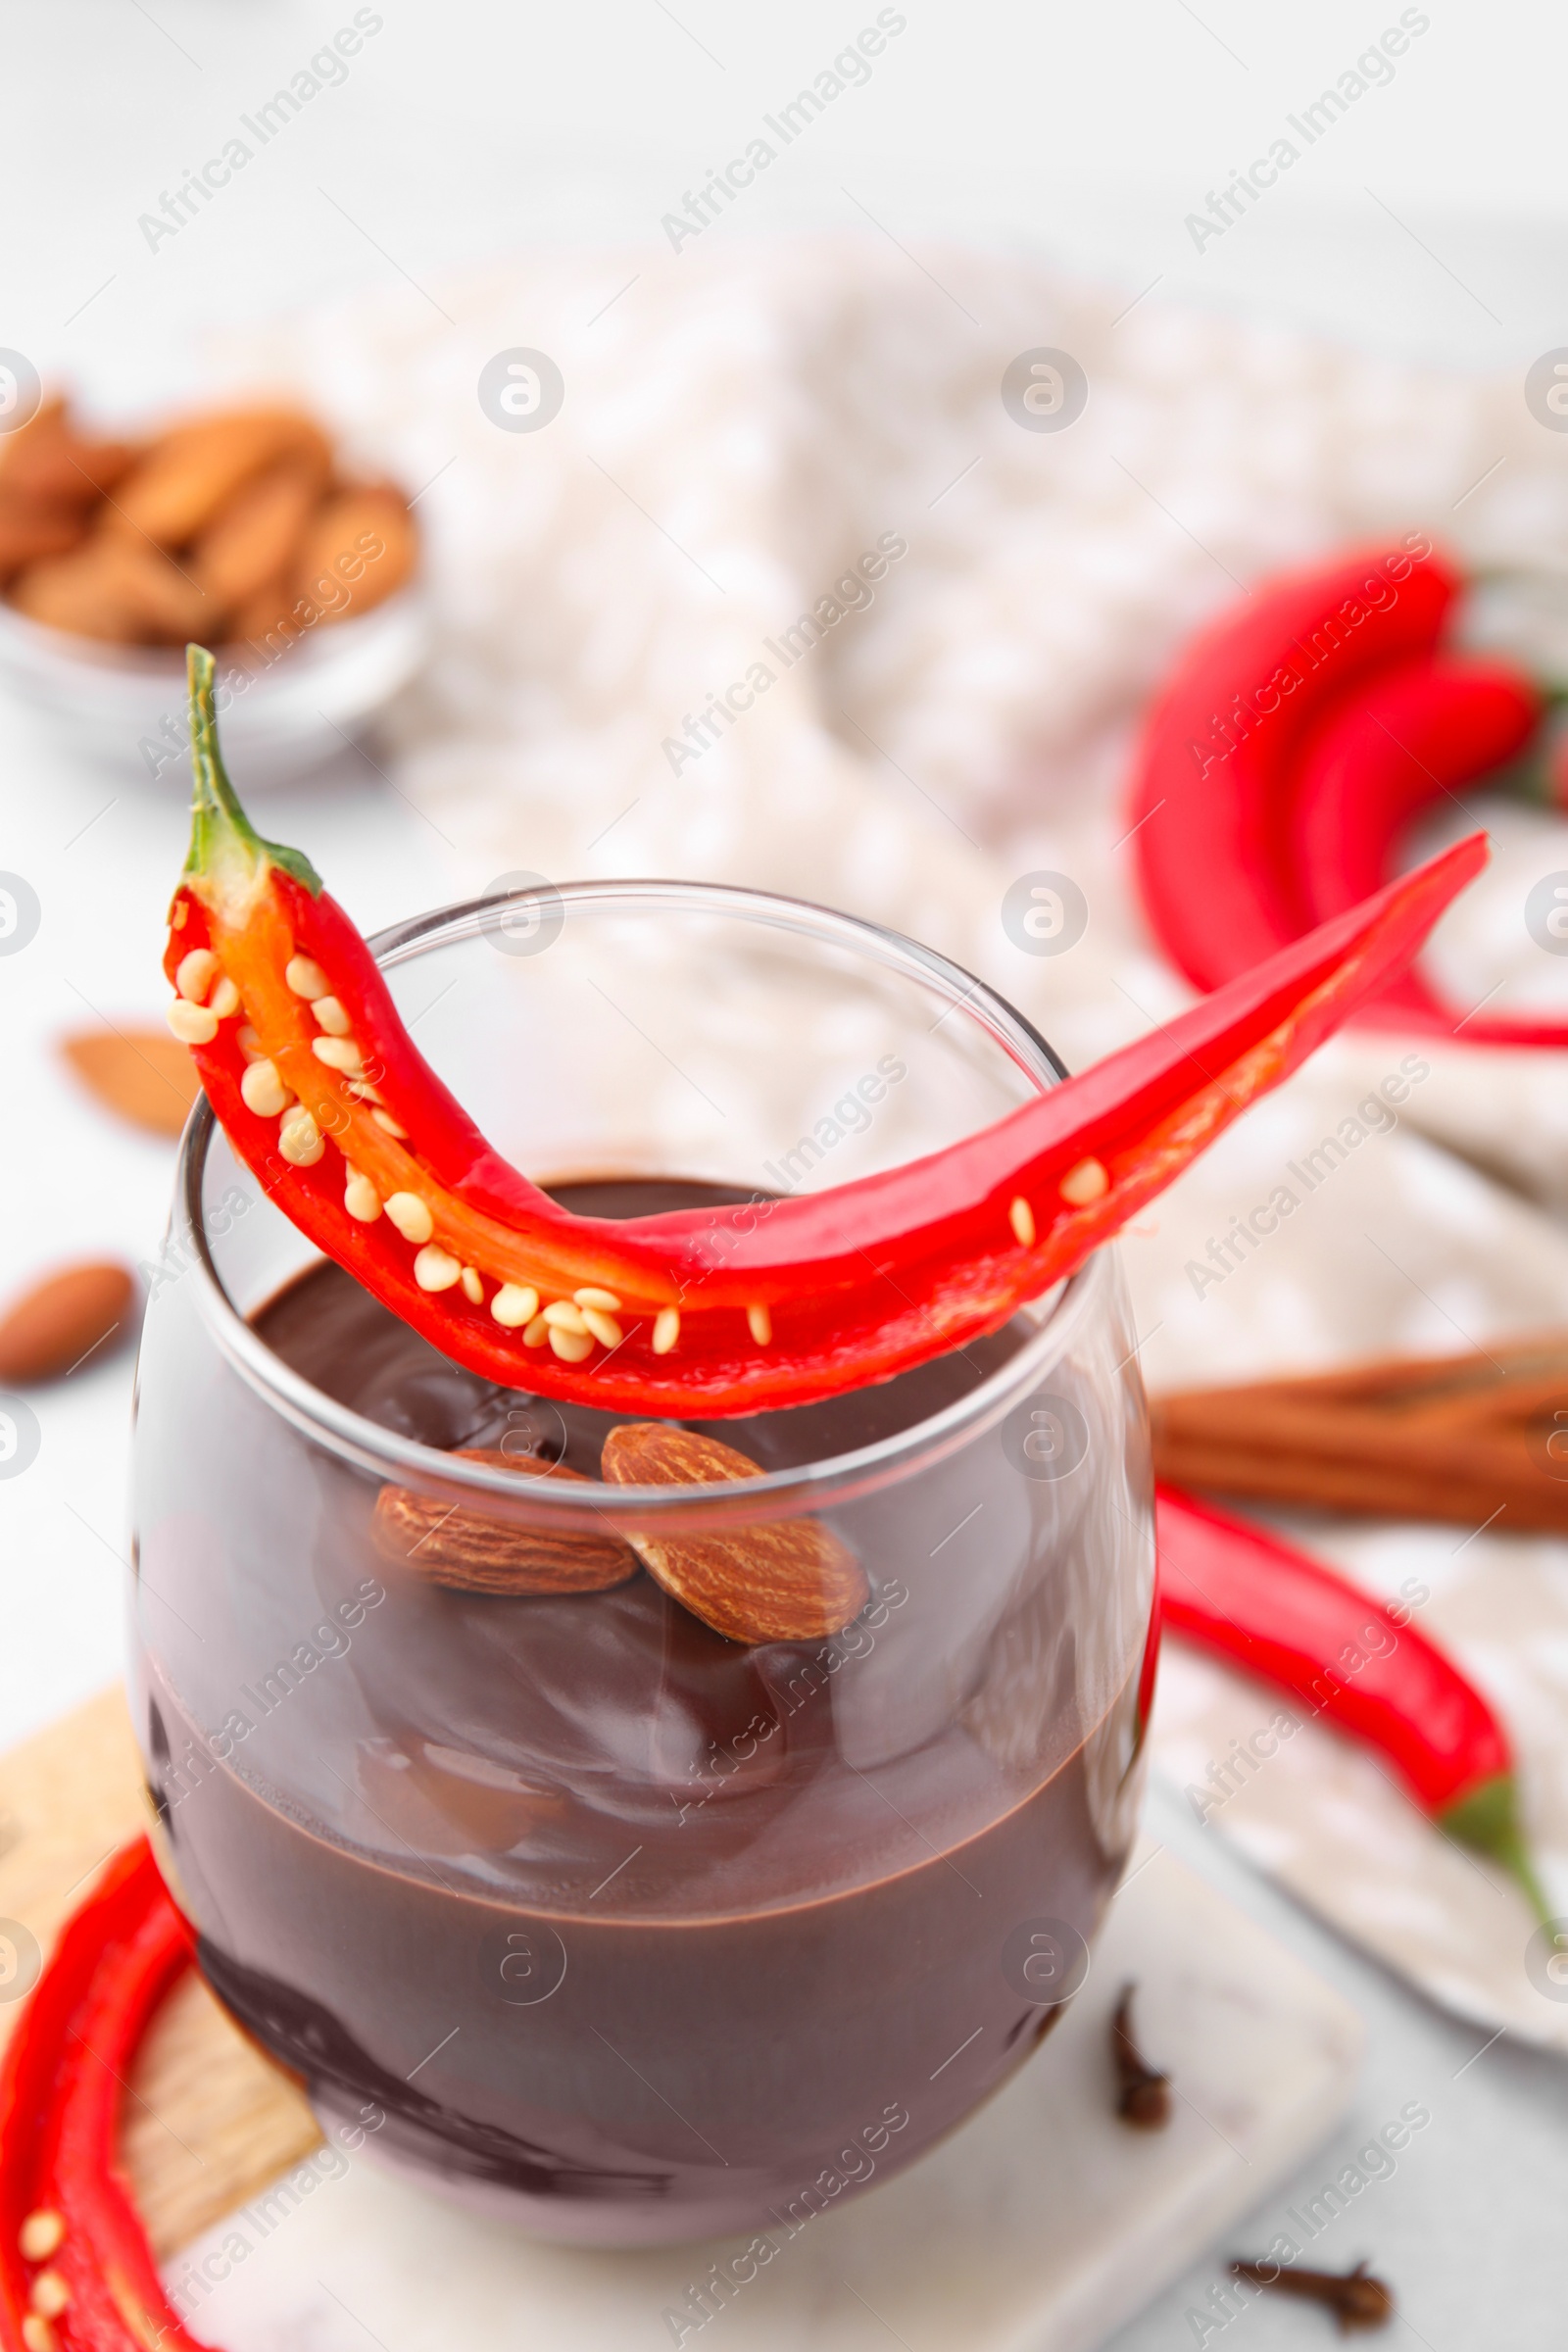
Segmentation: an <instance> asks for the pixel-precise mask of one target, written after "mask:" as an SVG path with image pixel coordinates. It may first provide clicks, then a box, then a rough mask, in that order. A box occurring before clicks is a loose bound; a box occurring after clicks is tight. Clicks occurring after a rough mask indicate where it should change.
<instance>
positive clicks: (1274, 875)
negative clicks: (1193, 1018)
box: [1129, 548, 1568, 1046]
mask: <svg viewBox="0 0 1568 2352" xmlns="http://www.w3.org/2000/svg"><path fill="white" fill-rule="evenodd" d="M1460 586H1461V582H1460V579H1459V576H1458V574H1457V573H1456V572H1455V571H1454V570H1453V568H1452V567H1451V566H1450V565H1449V564H1446V563H1445V562H1443V560H1442V559H1441V558H1440V557H1438V556H1436V555H1435V554H1433V552H1432V551H1431V549H1430V548H1426V549H1425V551H1424V552H1423V553H1420V554H1418V555H1412V554H1411V553H1409V552H1408V549H1407V548H1405V549H1400V548H1394V549H1389V550H1383V551H1380V550H1376V549H1374V550H1371V551H1369V552H1367V553H1364V554H1359V555H1356V556H1353V557H1346V558H1341V559H1339V560H1337V561H1336V562H1334V563H1333V564H1328V565H1321V566H1316V567H1314V568H1312V569H1310V570H1306V571H1301V572H1297V573H1292V574H1289V575H1287V576H1286V577H1284V578H1281V579H1278V580H1274V581H1272V582H1264V583H1263V584H1262V585H1261V586H1260V587H1259V588H1258V589H1257V590H1256V591H1255V593H1253V594H1252V595H1250V597H1249V598H1248V600H1247V601H1246V603H1245V604H1243V605H1242V606H1240V607H1238V608H1235V609H1232V610H1230V611H1228V612H1226V613H1222V614H1221V615H1220V617H1219V619H1218V620H1217V621H1215V622H1214V623H1213V624H1212V625H1211V626H1210V627H1208V628H1207V629H1204V630H1202V631H1201V633H1200V634H1199V635H1198V636H1197V637H1195V638H1194V639H1193V640H1192V642H1191V643H1190V644H1189V645H1188V646H1187V647H1186V649H1185V650H1184V651H1183V653H1182V655H1181V656H1180V658H1179V660H1178V661H1177V663H1176V665H1175V668H1174V670H1173V672H1172V674H1171V676H1170V678H1169V680H1168V682H1167V683H1166V685H1165V687H1164V688H1163V690H1162V692H1161V693H1160V695H1159V696H1158V698H1157V699H1156V701H1155V703H1154V705H1153V707H1152V710H1151V712H1150V715H1149V718H1148V720H1147V722H1146V725H1145V728H1144V734H1143V739H1142V743H1141V745H1140V749H1139V753H1138V757H1137V761H1136V764H1135V769H1134V777H1133V789H1132V795H1131V809H1130V819H1129V821H1130V822H1132V824H1133V825H1134V829H1135V836H1136V856H1137V867H1138V876H1139V885H1140V891H1141V895H1142V898H1143V904H1144V909H1145V912H1146V914H1147V915H1148V917H1149V920H1150V923H1151V924H1152V928H1153V930H1154V933H1155V935H1156V937H1157V938H1158V940H1159V942H1160V944H1161V946H1162V947H1163V948H1164V949H1165V951H1166V953H1167V955H1168V956H1170V957H1171V959H1172V961H1173V962H1174V963H1175V964H1176V965H1177V967H1178V968H1179V969H1180V970H1181V971H1182V972H1183V973H1184V974H1185V975H1186V977H1187V978H1188V979H1189V980H1191V981H1192V982H1193V984H1194V986H1195V987H1198V988H1202V989H1213V988H1219V987H1222V986H1223V985H1224V983H1225V982H1226V981H1228V980H1230V979H1232V978H1234V977H1235V975H1236V974H1237V973H1238V972H1241V971H1245V970H1246V969H1247V968H1248V967H1249V966H1250V965H1251V964H1253V963H1255V962H1257V961H1258V960H1259V958H1261V957H1262V956H1267V955H1271V954H1273V953H1274V952H1275V951H1276V950H1277V949H1278V948H1279V947H1281V946H1282V945H1283V944H1284V942H1285V941H1287V940H1290V939H1297V938H1299V937H1300V936H1301V934H1302V933H1303V932H1305V931H1306V930H1307V929H1308V928H1309V926H1310V925H1311V924H1312V923H1314V922H1321V921H1322V920H1323V919H1324V918H1325V917H1326V916H1327V915H1329V914H1332V913H1337V912H1339V911H1340V910H1341V909H1343V908H1344V907H1349V906H1352V905H1354V904H1355V903H1356V902H1357V901H1359V900H1360V899H1362V898H1363V897H1364V896H1365V895H1366V893H1367V892H1368V891H1369V890H1373V889H1376V888H1377V887H1378V885H1379V884H1380V883H1382V882H1383V881H1385V880H1386V879H1387V877H1388V874H1389V872H1390V870H1391V868H1392V864H1393V860H1394V857H1395V853H1396V851H1397V844H1398V839H1399V835H1400V834H1401V833H1402V831H1403V830H1404V828H1405V827H1406V826H1407V825H1408V824H1409V823H1410V822H1411V821H1412V820H1413V819H1414V818H1415V817H1416V816H1417V815H1418V814H1419V813H1420V812H1421V810H1422V809H1426V808H1428V807H1430V806H1433V805H1436V804H1441V803H1442V802H1443V801H1444V800H1445V799H1448V800H1453V799H1455V798H1456V797H1457V796H1458V795H1459V794H1460V793H1461V792H1462V790H1463V788H1464V786H1465V785H1467V784H1470V783H1473V782H1475V781H1477V780H1478V779H1481V778H1485V777H1487V776H1489V775H1491V774H1493V773H1494V772H1495V771H1496V770H1498V769H1500V768H1502V767H1504V766H1506V765H1507V764H1508V763H1509V762H1510V761H1512V760H1515V759H1516V758H1517V756H1518V754H1519V753H1520V752H1521V751H1522V750H1523V749H1524V747H1525V746H1526V745H1527V744H1528V743H1529V742H1530V741H1531V739H1532V737H1533V736H1534V735H1535V734H1536V731H1537V729H1538V726H1539V723H1540V720H1541V716H1542V710H1543V698H1542V696H1541V694H1540V692H1539V690H1538V688H1537V687H1536V685H1535V684H1534V682H1533V681H1532V680H1531V679H1530V678H1529V677H1527V676H1526V675H1525V674H1524V672H1523V671H1521V670H1519V669H1516V668H1514V667H1513V666H1512V665H1511V664H1509V663H1506V662H1499V661H1495V660H1480V659H1473V658H1469V657H1462V656H1460V655H1458V654H1450V653H1447V652H1446V651H1445V650H1444V649H1443V648H1442V646H1441V643H1440V640H1441V638H1442V635H1443V631H1444V628H1445V626H1446V622H1447V621H1448V619H1449V618H1450V617H1451V614H1452V611H1453V607H1454V604H1455V600H1456V598H1457V596H1458V593H1459V589H1460ZM1358 1018H1360V1019H1362V1020H1364V1021H1365V1022H1367V1023H1369V1024H1371V1023H1379V1024H1381V1025H1383V1026H1385V1027H1388V1026H1394V1027H1400V1028H1413V1029H1418V1030H1424V1031H1427V1032H1430V1033H1433V1034H1438V1035H1445V1036H1446V1035H1461V1036H1462V1037H1463V1038H1464V1039H1465V1040H1467V1041H1469V1042H1472V1043H1485V1044H1494V1045H1525V1046H1564V1045H1568V1024H1565V1023H1564V1022H1562V1021H1550V1020H1542V1019H1531V1018H1522V1019H1515V1018H1513V1017H1511V1016H1506V1015H1493V1014H1485V1013H1477V1014H1473V1015H1466V1016H1464V1017H1461V1015H1460V1014H1459V1013H1458V1012H1456V1011H1454V1010H1451V1009H1449V1008H1448V1007H1447V1006H1446V1005H1443V1004H1442V1002H1441V1001H1440V1000H1439V998H1438V997H1437V995H1436V994H1435V992H1434V991H1433V990H1432V989H1430V988H1429V987H1428V986H1427V985H1426V984H1425V983H1424V982H1423V981H1422V980H1421V979H1420V978H1419V977H1418V976H1417V975H1415V974H1408V975H1406V977H1405V978H1404V979H1402V980H1401V981H1400V982H1399V983H1397V985H1396V986H1395V987H1392V988H1391V989H1389V990H1388V991H1386V992H1385V993H1384V994H1383V995H1382V996H1381V997H1380V998H1376V999H1373V1000H1371V1001H1369V1002H1368V1004H1367V1005H1366V1006H1365V1007H1364V1008H1363V1009H1362V1011H1361V1013H1360V1014H1359V1015H1358Z"/></svg>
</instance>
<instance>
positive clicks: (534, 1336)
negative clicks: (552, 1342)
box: [522, 1315, 550, 1348]
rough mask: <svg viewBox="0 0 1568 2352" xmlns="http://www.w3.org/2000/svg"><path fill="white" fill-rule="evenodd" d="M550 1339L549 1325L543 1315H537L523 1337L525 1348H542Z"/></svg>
mask: <svg viewBox="0 0 1568 2352" xmlns="http://www.w3.org/2000/svg"><path fill="white" fill-rule="evenodd" d="M549 1337H550V1326H549V1324H548V1323H547V1322H546V1321H545V1319H544V1317H543V1315H535V1317H534V1319H533V1321H532V1322H531V1323H530V1324H529V1326H528V1328H527V1330H526V1331H525V1332H524V1333H523V1335H522V1344H523V1346H524V1347H525V1348H542V1347H543V1346H544V1344H545V1342H546V1340H548V1339H549Z"/></svg>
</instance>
